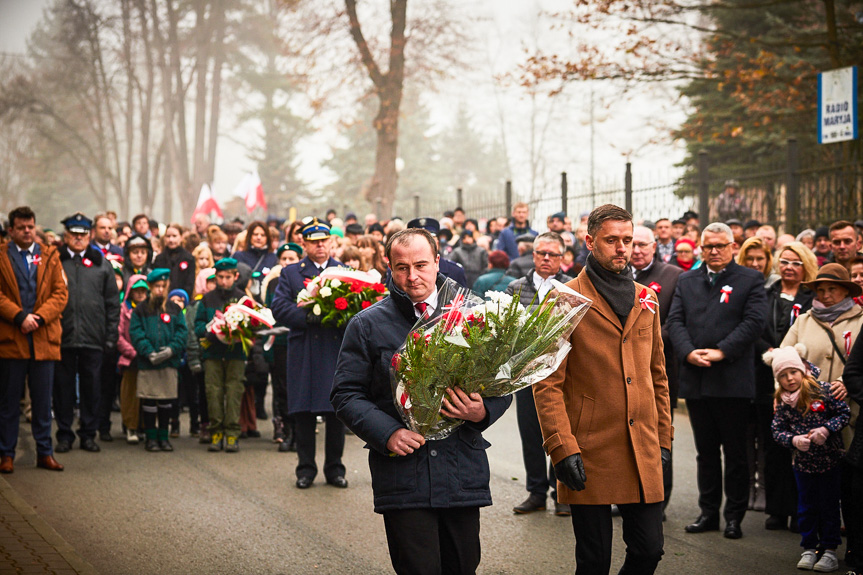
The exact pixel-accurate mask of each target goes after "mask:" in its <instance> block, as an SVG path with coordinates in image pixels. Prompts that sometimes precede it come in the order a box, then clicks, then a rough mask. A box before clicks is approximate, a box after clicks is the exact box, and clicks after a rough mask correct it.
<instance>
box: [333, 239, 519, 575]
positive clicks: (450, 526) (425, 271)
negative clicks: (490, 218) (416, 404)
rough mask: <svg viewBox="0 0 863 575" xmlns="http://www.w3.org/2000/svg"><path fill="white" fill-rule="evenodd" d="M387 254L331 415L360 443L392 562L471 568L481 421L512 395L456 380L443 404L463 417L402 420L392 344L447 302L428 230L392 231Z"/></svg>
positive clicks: (338, 380)
mask: <svg viewBox="0 0 863 575" xmlns="http://www.w3.org/2000/svg"><path fill="white" fill-rule="evenodd" d="M386 254H387V260H388V261H389V266H390V269H391V271H392V284H391V285H392V287H391V291H390V295H389V296H388V297H386V298H384V299H383V300H381V301H380V302H379V303H377V304H375V305H373V306H371V307H370V308H368V309H366V310H364V311H361V312H360V313H358V314H357V315H355V316H354V317H353V319H352V320H351V321H350V323H349V324H348V327H347V330H346V333H345V339H344V344H343V345H342V349H341V352H340V353H339V358H338V364H337V365H336V371H335V378H334V382H333V391H332V395H331V397H330V399H331V401H332V405H333V407H334V408H335V409H336V413H337V414H338V416H339V418H341V420H342V421H344V422H345V423H346V424H347V425H348V427H350V429H351V430H352V431H354V433H356V434H357V436H358V437H359V438H360V439H362V440H363V441H365V442H366V443H367V444H368V447H369V467H370V469H371V474H372V492H373V493H374V506H375V512H377V513H381V514H382V515H383V517H384V526H385V528H386V535H387V543H388V547H389V553H390V560H391V561H392V565H393V568H394V570H395V572H396V573H400V574H402V573H405V574H411V575H415V574H420V575H421V574H426V573H428V574H431V573H474V572H475V571H476V568H477V566H478V565H479V561H480V539H479V528H480V522H479V519H480V513H479V508H480V507H484V506H488V505H491V493H490V491H489V485H488V484H489V467H488V458H487V456H486V454H485V450H486V448H487V447H488V446H489V445H490V444H489V443H488V442H487V441H486V440H485V439H483V437H482V431H484V430H485V429H487V428H488V427H489V426H490V425H491V424H492V423H494V422H495V421H496V420H497V419H498V418H500V416H501V415H503V413H504V411H506V409H507V407H508V406H509V404H510V402H511V401H512V396H507V397H494V398H486V399H483V398H481V397H480V396H479V394H478V393H474V394H471V395H470V396H468V395H467V394H465V393H464V392H463V391H462V390H460V389H458V388H455V389H453V390H449V397H448V398H446V399H444V400H443V404H442V409H441V412H442V413H443V414H444V415H446V416H447V417H452V418H456V419H462V420H465V423H464V425H461V426H459V427H457V428H456V429H455V431H453V433H452V434H450V435H449V436H447V437H446V438H444V439H441V440H429V441H426V440H425V439H424V438H423V436H422V435H420V434H418V433H415V432H413V431H410V430H409V429H407V428H406V427H405V425H404V423H403V421H402V419H401V417H399V415H398V412H397V411H396V407H395V404H394V402H393V392H392V387H391V386H390V376H389V370H390V363H391V360H392V358H393V354H394V353H395V352H396V350H397V349H398V348H399V346H400V345H401V344H402V343H404V341H405V338H407V335H408V333H410V331H411V328H412V327H413V325H414V324H415V323H416V321H417V319H418V318H419V317H421V316H422V315H423V314H424V313H426V314H429V315H434V313H440V310H441V309H442V307H443V306H444V305H446V304H448V303H449V302H448V301H447V300H446V298H445V296H444V295H443V292H442V290H441V289H440V288H441V287H442V286H443V284H444V281H445V278H444V276H443V275H441V274H439V273H438V266H437V264H438V261H439V260H440V256H439V255H438V253H437V245H436V243H435V240H434V237H433V236H432V235H431V234H430V233H428V232H427V231H425V230H422V229H415V228H412V229H406V230H402V231H400V232H397V233H396V234H394V235H393V237H391V238H390V239H389V241H388V242H387V248H386ZM450 297H452V296H451V295H450ZM433 310H434V313H431V312H432V311H433Z"/></svg>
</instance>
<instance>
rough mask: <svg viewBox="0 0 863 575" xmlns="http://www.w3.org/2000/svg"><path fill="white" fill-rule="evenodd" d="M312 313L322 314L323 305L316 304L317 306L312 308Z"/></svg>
mask: <svg viewBox="0 0 863 575" xmlns="http://www.w3.org/2000/svg"><path fill="white" fill-rule="evenodd" d="M312 313H313V314H315V315H321V306H320V305H319V304H315V307H313V308H312Z"/></svg>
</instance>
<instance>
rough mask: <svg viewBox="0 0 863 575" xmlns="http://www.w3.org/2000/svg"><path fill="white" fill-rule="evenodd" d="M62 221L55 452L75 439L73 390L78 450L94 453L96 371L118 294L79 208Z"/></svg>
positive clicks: (114, 320) (109, 345)
mask: <svg viewBox="0 0 863 575" xmlns="http://www.w3.org/2000/svg"><path fill="white" fill-rule="evenodd" d="M62 223H63V225H64V226H66V231H65V233H64V234H63V243H64V246H63V247H61V248H60V262H61V263H62V265H63V271H64V273H65V274H66V279H67V281H68V282H69V301H68V302H67V304H66V309H65V310H64V311H63V318H62V322H61V323H62V326H63V341H62V343H61V346H60V349H61V356H62V359H61V360H60V362H59V363H58V364H57V369H56V370H55V373H54V417H55V418H56V420H57V445H56V447H55V448H54V451H56V452H57V453H65V452H67V451H69V449H71V447H72V443H73V442H74V441H75V432H73V431H72V424H73V421H74V414H75V398H76V389H77V397H78V400H79V401H78V403H79V406H80V411H79V422H80V426H79V428H78V437H79V438H80V440H81V449H83V450H85V451H90V452H97V451H100V448H99V445H98V444H97V443H96V441H95V437H96V432H97V430H98V427H99V395H100V380H99V374H100V370H101V368H102V357H103V354H104V353H105V352H111V351H112V350H113V349H114V348H116V347H117V338H118V331H117V328H118V326H119V323H120V293H119V290H118V289H117V280H116V279H115V278H114V269H113V268H112V267H111V264H110V263H108V260H107V259H105V256H103V255H102V252H101V251H99V250H97V249H95V248H94V247H93V246H91V245H90V228H91V226H92V221H91V220H90V219H89V218H87V217H86V216H84V215H83V214H81V213H80V212H79V213H77V214H75V215H73V216H69V217H68V218H66V219H65V220H63V222H62ZM76 384H77V385H76Z"/></svg>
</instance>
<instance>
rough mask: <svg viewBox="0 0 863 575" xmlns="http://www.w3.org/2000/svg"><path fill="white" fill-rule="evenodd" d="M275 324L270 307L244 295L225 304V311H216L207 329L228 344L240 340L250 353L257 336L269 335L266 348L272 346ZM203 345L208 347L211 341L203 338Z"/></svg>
mask: <svg viewBox="0 0 863 575" xmlns="http://www.w3.org/2000/svg"><path fill="white" fill-rule="evenodd" d="M275 324H276V320H275V319H274V318H273V312H272V311H271V310H270V309H269V308H267V307H264V306H262V305H261V304H259V303H257V302H255V300H253V299H252V298H250V297H247V296H243V297H242V298H241V299H240V300H239V301H238V302H237V303H232V304H228V305H227V306H225V309H224V310H223V311H216V314H215V315H214V316H213V319H211V320H210V322H209V323H208V324H207V331H208V332H209V333H212V334H213V335H215V336H216V338H217V339H218V340H219V341H220V342H222V343H224V344H226V345H233V344H235V343H237V342H239V343H240V344H241V345H242V346H243V351H245V352H246V354H247V355H248V353H249V351H250V350H251V349H252V345H254V343H255V338H256V337H258V336H259V335H260V336H267V343H266V344H265V345H264V348H265V349H269V348H270V347H271V346H272V344H273V341H274V338H275V335H273V333H271V332H270V330H272V329H273V326H275ZM201 345H202V346H203V347H204V348H207V347H209V346H210V342H209V341H208V340H207V339H202V340H201Z"/></svg>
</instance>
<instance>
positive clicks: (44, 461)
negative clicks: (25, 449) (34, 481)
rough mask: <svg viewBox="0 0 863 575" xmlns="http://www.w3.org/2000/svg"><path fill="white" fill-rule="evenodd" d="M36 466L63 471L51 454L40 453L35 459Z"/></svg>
mask: <svg viewBox="0 0 863 575" xmlns="http://www.w3.org/2000/svg"><path fill="white" fill-rule="evenodd" d="M36 467H41V468H42V469H48V470H50V471H63V466H62V465H60V464H59V463H57V460H56V459H54V456H53V455H40V456H39V457H38V458H37V459H36Z"/></svg>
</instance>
